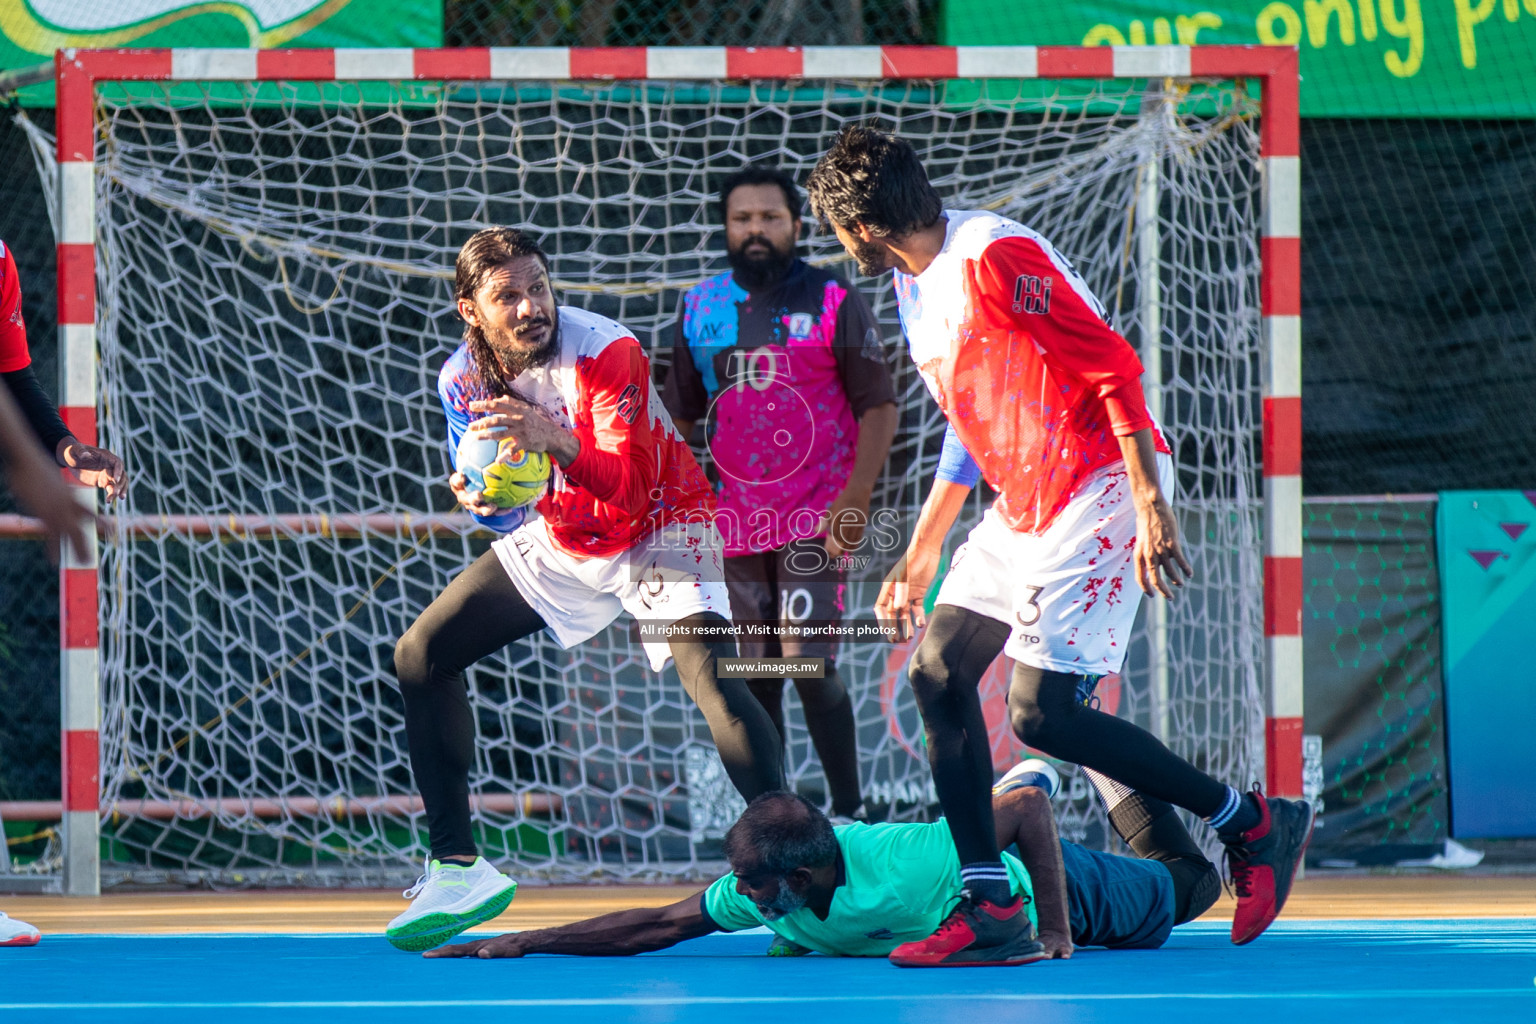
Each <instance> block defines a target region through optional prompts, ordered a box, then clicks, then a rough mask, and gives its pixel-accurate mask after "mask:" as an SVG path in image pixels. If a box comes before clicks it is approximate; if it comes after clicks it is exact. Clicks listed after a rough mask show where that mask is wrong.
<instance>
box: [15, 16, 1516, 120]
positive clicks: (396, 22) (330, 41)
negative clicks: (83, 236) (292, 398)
mask: <svg viewBox="0 0 1536 1024" xmlns="http://www.w3.org/2000/svg"><path fill="white" fill-rule="evenodd" d="M1531 2H1532V3H1536V0H1531ZM441 45H443V3H442V0H104V2H101V3H82V2H81V0H0V67H3V68H19V67H27V66H29V65H33V64H39V63H42V62H44V61H50V60H52V59H53V54H54V51H56V50H61V49H65V48H68V47H77V48H80V49H105V48H111V47H119V46H132V47H161V46H234V47H256V48H259V49H264V50H265V49H274V48H277V47H291V46H302V47H330V46H441ZM21 99H22V103H23V104H25V105H27V106H52V105H53V86H52V84H48V85H42V86H33V87H31V88H27V89H23V90H22V91H21Z"/></svg>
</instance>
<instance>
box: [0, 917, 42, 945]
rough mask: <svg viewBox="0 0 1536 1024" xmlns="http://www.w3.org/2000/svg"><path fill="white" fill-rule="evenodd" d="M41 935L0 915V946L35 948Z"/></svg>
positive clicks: (24, 924)
mask: <svg viewBox="0 0 1536 1024" xmlns="http://www.w3.org/2000/svg"><path fill="white" fill-rule="evenodd" d="M42 937H43V933H42V932H40V931H38V930H37V929H36V928H33V927H32V926H31V925H29V924H27V922H25V921H18V920H16V919H15V918H14V917H6V916H5V915H4V914H0V946H35V945H37V943H38V940H39V939H41V938H42Z"/></svg>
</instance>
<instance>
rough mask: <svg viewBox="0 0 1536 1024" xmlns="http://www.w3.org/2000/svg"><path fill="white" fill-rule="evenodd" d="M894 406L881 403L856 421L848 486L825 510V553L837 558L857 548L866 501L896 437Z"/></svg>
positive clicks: (865, 517) (866, 511) (865, 516)
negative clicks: (854, 442) (856, 439)
mask: <svg viewBox="0 0 1536 1024" xmlns="http://www.w3.org/2000/svg"><path fill="white" fill-rule="evenodd" d="M896 417H897V414H896V403H895V402H885V403H883V404H881V405H876V406H872V407H871V408H868V409H865V410H864V414H863V415H862V416H860V417H859V441H858V444H857V446H856V447H855V449H854V456H853V468H852V469H851V470H850V471H849V473H848V482H847V483H846V484H844V485H843V490H842V492H841V493H840V494H838V496H837V497H836V498H835V499H834V500H833V502H832V507H831V508H830V509H828V510H827V520H828V522H827V544H826V547H827V552H828V553H829V554H831V555H834V556H836V555H840V554H842V553H843V552H844V551H851V550H853V549H854V548H857V547H858V546H859V544H860V543H861V542H862V541H863V540H864V527H865V525H866V524H867V523H868V522H869V499H870V495H872V494H873V493H874V490H875V483H876V481H878V480H879V479H880V471H881V470H882V469H884V468H885V457H886V456H887V455H888V454H890V451H891V440H892V439H893V438H895V436H896Z"/></svg>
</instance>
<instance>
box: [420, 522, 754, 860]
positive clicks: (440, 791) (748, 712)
mask: <svg viewBox="0 0 1536 1024" xmlns="http://www.w3.org/2000/svg"><path fill="white" fill-rule="evenodd" d="M681 621H683V622H687V623H690V624H694V625H708V624H710V623H712V622H713V623H716V624H720V625H723V624H724V623H725V620H724V619H722V618H720V616H718V615H711V614H705V615H697V616H689V617H688V618H685V619H683V620H681ZM545 625H546V623H545V622H544V619H543V618H542V617H540V615H539V614H538V613H537V612H536V611H534V610H533V608H532V607H530V606H529V604H528V602H527V600H526V599H525V598H524V597H523V595H522V594H521V593H520V592H519V591H518V589H517V586H516V585H515V584H514V583H513V582H512V579H511V577H509V576H508V575H507V573H506V570H505V569H503V568H502V566H501V561H500V559H498V558H497V556H496V553H495V552H494V551H487V552H486V553H485V554H483V555H481V556H480V557H479V558H478V559H477V560H476V561H475V562H474V563H473V564H472V565H470V566H469V568H467V569H465V570H464V571H463V572H462V573H460V574H459V575H458V576H457V577H455V578H454V580H453V582H451V583H449V584H448V586H447V587H445V588H444V589H443V592H442V593H441V594H439V595H438V596H437V599H436V600H435V601H433V602H432V603H431V604H430V605H428V606H427V609H426V611H424V612H422V613H421V616H420V617H419V618H418V619H417V620H416V621H415V622H414V623H412V625H411V628H410V629H408V630H406V632H405V635H404V636H402V637H401V638H400V640H399V642H398V643H396V644H395V674H396V675H397V676H398V677H399V679H400V694H401V696H402V697H403V698H404V700H405V734H406V743H407V745H408V747H409V749H410V755H411V772H412V774H413V775H414V776H415V778H416V786H417V789H419V790H420V792H421V799H422V803H423V804H424V805H425V807H426V812H427V826H428V831H429V834H430V837H431V843H432V856H433V857H434V858H436V859H438V860H441V859H443V858H444V857H455V856H470V857H472V856H474V855H475V854H476V853H477V852H478V851H477V850H476V847H475V840H474V835H473V832H472V831H471V829H470V814H469V769H470V766H471V763H472V761H473V759H474V750H475V721H474V715H473V712H472V711H471V709H470V706H469V693H468V690H467V688H466V686H465V682H464V670H465V669H466V668H468V667H469V666H470V665H472V664H474V663H475V662H477V661H479V660H480V659H481V658H484V657H486V656H487V655H489V654H493V653H495V652H496V651H499V650H500V649H501V648H503V647H505V646H506V645H507V644H510V643H513V642H515V641H517V640H521V639H523V638H524V637H526V636H529V635H530V634H533V633H535V632H537V631H538V630H540V629H543V628H544V627H545ZM671 646H672V657H673V659H674V660H675V661H676V663H677V670H678V676H679V678H680V679H681V681H682V684H683V689H684V691H685V692H686V693H687V694H688V696H689V697H691V698H693V701H694V703H696V704H698V706H699V709H700V710H701V711H703V712H704V718H705V720H706V721H707V722H708V723H709V728H710V732H711V734H712V735H713V737H714V740H715V745H716V747H718V748H719V750H720V759H721V761H722V762H723V763H724V765H725V769H726V772H727V773H728V774H729V775H730V777H731V781H732V782H733V783H734V784H735V785H736V788H737V789H738V790H740V791H741V794H742V796H744V797H746V798H747V799H748V800H751V799H752V798H753V797H754V796H757V795H758V794H759V793H765V792H767V791H769V790H772V789H780V788H782V787H783V768H782V766H781V763H780V757H779V744H778V736H777V735H776V734H775V732H774V729H773V722H772V721H770V720H769V718H768V714H767V712H765V711H764V710H763V708H762V705H760V704H758V702H757V700H756V698H754V697H753V696H752V693H751V691H750V690H748V689H747V685H746V683H745V682H743V681H741V680H726V681H724V682H722V681H721V680H720V679H719V678H718V676H717V675H716V672H715V663H716V659H717V658H719V657H730V656H732V655H734V654H735V645H734V644H733V643H732V642H731V641H730V640H729V639H722V640H700V639H694V638H692V637H685V638H674V639H673V640H672V642H671Z"/></svg>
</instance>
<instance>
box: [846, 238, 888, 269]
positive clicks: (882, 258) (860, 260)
mask: <svg viewBox="0 0 1536 1024" xmlns="http://www.w3.org/2000/svg"><path fill="white" fill-rule="evenodd" d="M853 260H854V262H855V263H857V264H858V265H859V273H861V274H863V275H865V276H866V277H879V276H880V275H881V274H883V273H885V272H886V271H887V270H890V269H891V268H890V266H889V264H887V262H886V252H885V250H884V249H883V248H881V247H880V246H878V245H876V244H875V243H874V242H865V241H861V240H859V239H855V240H854V242H853Z"/></svg>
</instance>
